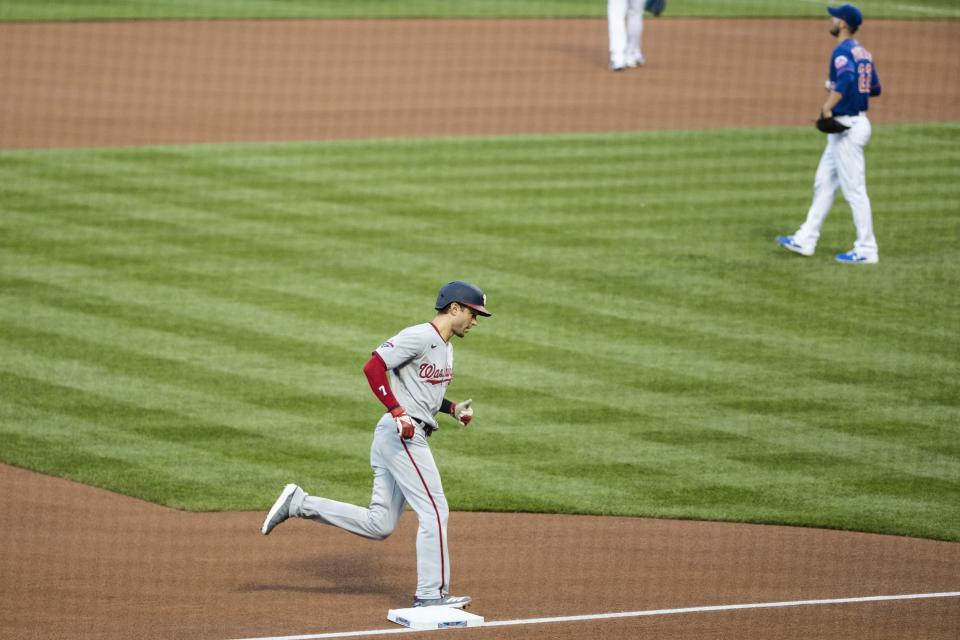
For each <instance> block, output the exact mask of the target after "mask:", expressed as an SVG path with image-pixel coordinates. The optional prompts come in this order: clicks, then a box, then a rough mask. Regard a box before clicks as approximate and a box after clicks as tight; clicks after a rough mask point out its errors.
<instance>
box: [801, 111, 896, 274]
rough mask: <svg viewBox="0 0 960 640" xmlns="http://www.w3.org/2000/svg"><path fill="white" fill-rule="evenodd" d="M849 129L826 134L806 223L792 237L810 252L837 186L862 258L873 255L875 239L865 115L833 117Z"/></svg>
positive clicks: (856, 249)
mask: <svg viewBox="0 0 960 640" xmlns="http://www.w3.org/2000/svg"><path fill="white" fill-rule="evenodd" d="M837 120H838V121H840V122H841V123H842V124H845V125H848V126H849V127H850V128H849V129H848V130H846V131H844V132H843V133H830V134H827V148H826V149H824V151H823V156H821V158H820V165H819V166H818V167H817V175H816V178H815V179H814V182H813V203H812V204H811V205H810V210H809V211H808V212H807V219H806V221H805V222H804V223H803V224H802V225H801V226H800V228H799V229H798V230H797V232H796V233H795V234H794V236H793V237H794V240H795V241H796V242H797V244H799V245H801V246H803V247H807V248H810V249H813V248H815V247H816V246H817V240H819V239H820V226H821V225H822V224H823V221H824V220H826V218H827V214H828V213H830V207H832V206H833V200H834V196H835V194H836V191H837V187H839V188H840V189H841V191H842V192H843V197H844V198H845V199H846V201H847V204H849V205H850V210H851V211H852V213H853V224H854V226H855V227H856V228H857V240H856V242H855V243H854V245H853V249H854V250H855V251H856V252H857V253H859V254H861V255H865V256H875V255H877V252H878V248H877V239H876V238H875V237H874V235H873V212H872V210H871V208H870V198H869V196H867V172H866V162H865V160H864V155H863V150H864V147H866V146H867V143H868V142H869V141H870V134H871V132H872V128H871V126H870V120H869V119H868V118H867V116H866V114H865V113H864V114H861V115H859V116H837Z"/></svg>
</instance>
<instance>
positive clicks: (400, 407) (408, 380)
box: [261, 281, 490, 608]
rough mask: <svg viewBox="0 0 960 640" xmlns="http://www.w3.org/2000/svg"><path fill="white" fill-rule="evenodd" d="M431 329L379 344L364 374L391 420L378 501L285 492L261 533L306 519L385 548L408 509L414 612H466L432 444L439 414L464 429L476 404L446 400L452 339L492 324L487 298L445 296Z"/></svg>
mask: <svg viewBox="0 0 960 640" xmlns="http://www.w3.org/2000/svg"><path fill="white" fill-rule="evenodd" d="M436 310H437V315H436V317H434V319H433V321H432V322H426V323H424V324H418V325H415V326H412V327H408V328H406V329H404V330H403V331H401V332H400V333H398V334H397V335H395V336H394V337H392V338H390V339H389V340H387V341H386V342H384V343H383V344H381V345H380V346H379V347H377V349H376V350H375V351H374V352H373V355H372V356H371V358H370V360H369V361H368V362H367V364H366V366H364V368H363V371H364V374H365V375H366V376H367V382H368V383H369V385H370V388H371V389H372V390H373V393H374V394H375V395H376V397H377V399H378V400H380V402H381V403H383V405H384V407H385V408H386V410H387V411H386V413H384V414H383V416H382V417H381V418H380V420H379V422H377V427H376V431H375V432H374V435H373V444H372V446H371V447H370V466H371V467H373V496H372V497H371V499H370V506H369V508H363V507H358V506H354V505H352V504H345V503H343V502H336V501H334V500H328V499H326V498H320V497H318V496H311V495H308V494H307V493H306V492H304V490H303V489H301V488H300V487H299V486H298V485H296V484H288V485H287V486H286V487H284V488H283V491H282V492H281V493H280V496H279V497H278V498H277V500H276V502H274V504H273V507H271V509H270V511H269V513H268V514H267V517H266V519H265V520H264V521H263V526H262V527H261V533H263V534H264V535H267V534H269V533H270V532H271V531H272V530H273V529H274V527H276V526H277V525H278V524H280V523H281V522H283V521H284V520H287V519H288V518H295V517H296V518H309V519H311V520H314V521H316V522H319V523H322V524H328V525H333V526H335V527H339V528H341V529H344V530H346V531H349V532H351V533H355V534H357V535H359V536H363V537H364V538H370V539H372V540H383V539H385V538H386V537H387V536H389V535H390V534H391V533H392V532H393V530H394V529H395V528H396V526H397V521H398V520H399V519H400V515H401V514H402V513H403V508H404V505H405V504H409V505H410V507H411V508H412V509H413V510H414V511H415V512H416V514H417V517H418V518H419V520H420V528H419V530H418V532H417V591H416V594H415V595H414V599H413V606H414V607H424V606H446V607H457V608H463V607H466V606H467V605H468V604H469V603H470V600H471V598H470V597H469V596H452V595H450V593H449V587H450V553H449V551H448V549H447V518H448V515H449V509H448V507H447V499H446V497H445V496H444V493H443V484H442V483H441V481H440V472H439V471H438V470H437V465H436V463H435V462H434V460H433V454H432V453H431V451H430V445H429V444H428V442H427V438H428V437H429V436H430V435H431V434H433V432H435V431H437V430H438V429H439V428H440V425H439V424H438V423H437V420H436V417H435V416H436V414H437V413H446V414H449V415H450V416H452V417H453V418H454V419H456V420H457V422H458V423H460V424H461V425H462V426H466V425H467V424H468V423H469V422H470V420H471V419H472V418H473V407H472V404H473V402H472V400H464V401H463V402H459V403H454V402H450V401H449V400H447V399H446V398H444V392H445V391H446V388H447V385H449V384H450V380H451V379H452V378H453V345H451V344H450V339H451V338H452V337H453V336H457V337H459V338H463V337H465V336H466V335H467V333H469V332H470V330H471V329H473V327H475V326H476V325H477V316H489V315H490V312H489V311H487V308H486V296H485V295H484V294H483V291H481V290H480V289H479V288H477V287H476V286H474V285H472V284H470V283H468V282H461V281H457V282H450V283H448V284H446V285H444V286H443V287H442V288H441V289H440V293H439V295H438V296H437V303H436Z"/></svg>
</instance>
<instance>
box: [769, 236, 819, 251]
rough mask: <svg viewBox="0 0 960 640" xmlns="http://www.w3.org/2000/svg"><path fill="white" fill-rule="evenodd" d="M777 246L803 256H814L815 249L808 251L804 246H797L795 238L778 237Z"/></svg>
mask: <svg viewBox="0 0 960 640" xmlns="http://www.w3.org/2000/svg"><path fill="white" fill-rule="evenodd" d="M777 244H778V245H780V246H781V247H783V248H784V249H786V250H787V251H793V252H794V253H799V254H800V255H802V256H812V255H813V251H814V250H813V249H808V248H807V247H804V246H803V245H800V244H797V242H796V241H795V240H794V239H793V236H777Z"/></svg>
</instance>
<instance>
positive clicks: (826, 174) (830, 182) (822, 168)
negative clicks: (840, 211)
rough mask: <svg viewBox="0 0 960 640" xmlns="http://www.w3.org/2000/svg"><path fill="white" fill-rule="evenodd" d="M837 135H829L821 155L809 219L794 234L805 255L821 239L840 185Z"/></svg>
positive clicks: (809, 252) (813, 248) (808, 213)
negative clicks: (821, 232) (825, 221)
mask: <svg viewBox="0 0 960 640" xmlns="http://www.w3.org/2000/svg"><path fill="white" fill-rule="evenodd" d="M835 147H836V136H834V135H832V134H831V135H829V136H828V140H827V146H826V148H825V149H824V150H823V155H822V156H821V157H820V164H819V165H818V166H817V175H816V177H815V178H814V180H813V202H812V203H811V204H810V209H809V210H808V211H807V219H806V220H805V221H804V222H803V224H802V225H800V228H799V229H797V232H796V233H795V234H793V239H794V242H795V243H796V244H797V245H799V246H801V247H803V249H804V252H805V255H812V254H813V251H814V250H815V249H816V247H817V241H818V240H819V239H820V227H821V226H823V221H824V220H826V218H827V214H828V213H830V208H831V207H832V206H833V200H834V197H835V194H836V192H837V188H838V187H839V186H840V182H839V179H838V177H837V159H836V149H835Z"/></svg>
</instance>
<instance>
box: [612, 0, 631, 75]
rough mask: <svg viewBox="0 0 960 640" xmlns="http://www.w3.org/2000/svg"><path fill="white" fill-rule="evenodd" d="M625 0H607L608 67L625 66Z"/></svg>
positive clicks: (622, 67)
mask: <svg viewBox="0 0 960 640" xmlns="http://www.w3.org/2000/svg"><path fill="white" fill-rule="evenodd" d="M626 19H627V0H607V30H608V33H609V36H610V68H611V69H613V70H614V71H622V70H623V69H624V68H625V67H626V66H627V61H626V50H627V22H626Z"/></svg>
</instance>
